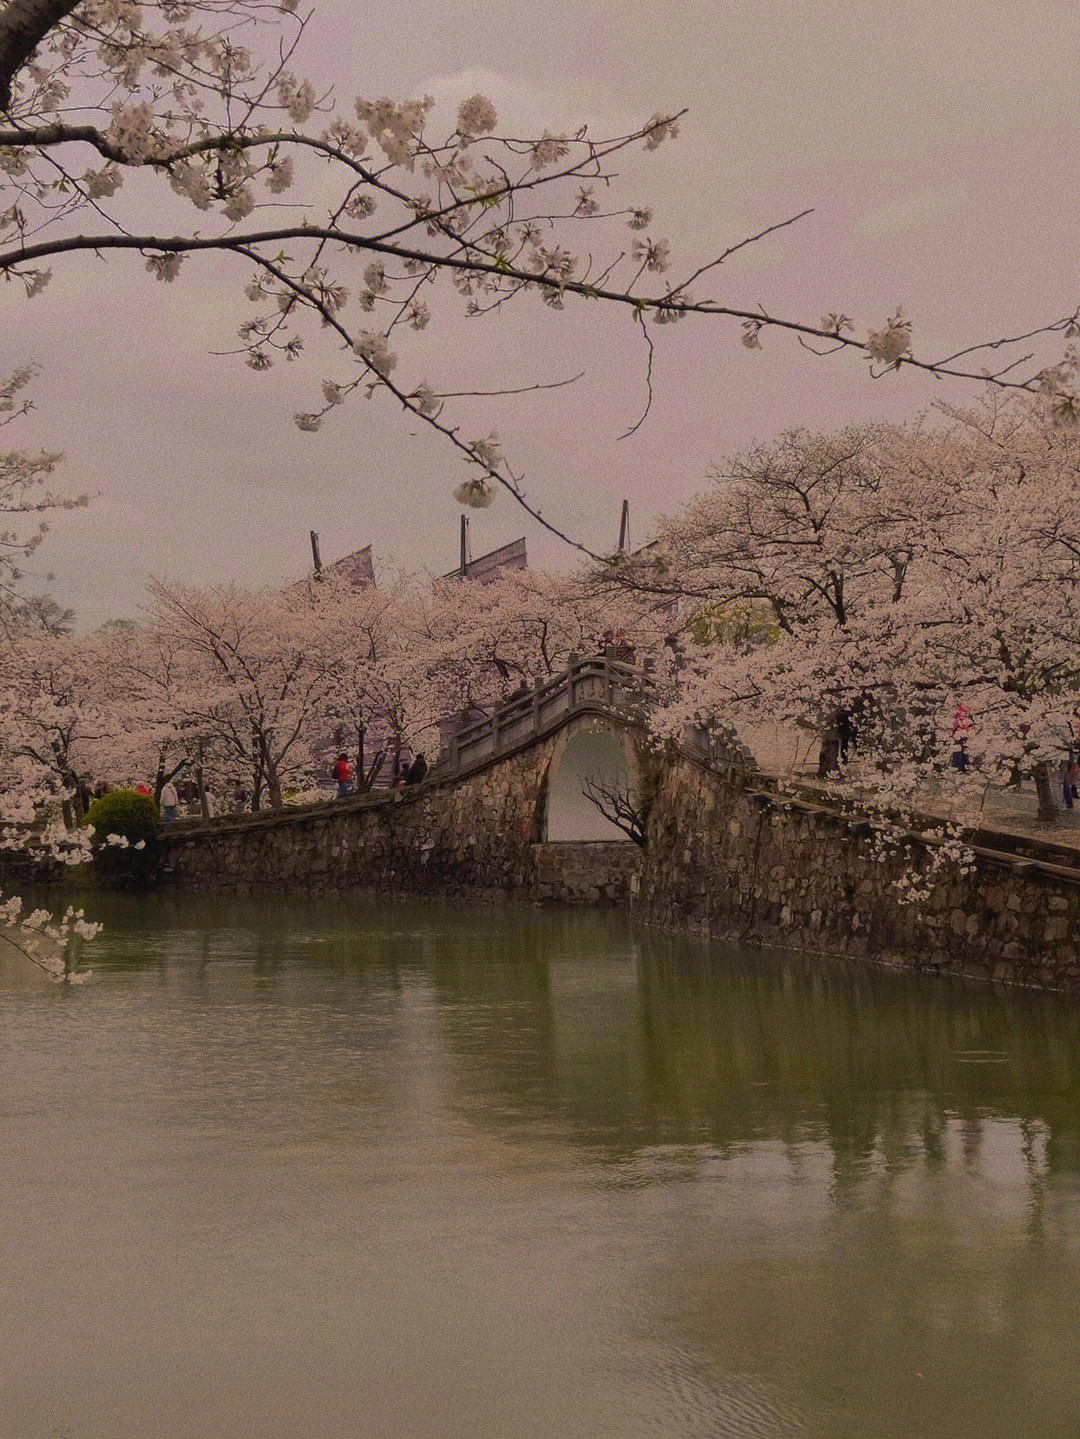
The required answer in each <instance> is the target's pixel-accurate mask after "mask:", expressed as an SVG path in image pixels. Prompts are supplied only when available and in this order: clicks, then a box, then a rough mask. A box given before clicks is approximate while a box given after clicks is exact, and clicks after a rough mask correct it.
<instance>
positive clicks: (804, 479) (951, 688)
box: [629, 396, 1080, 812]
mask: <svg viewBox="0 0 1080 1439" xmlns="http://www.w3.org/2000/svg"><path fill="white" fill-rule="evenodd" d="M1078 498H1080V441H1078V437H1077V436H1076V434H1075V433H1074V432H1073V431H1071V430H1070V429H1067V428H1065V429H1063V428H1061V427H1056V426H1054V425H1052V424H1050V423H1048V422H1047V420H1046V417H1045V414H1044V412H1043V411H1042V410H1041V409H1040V408H1039V407H1037V406H1036V405H1034V404H1032V403H1031V402H1029V401H1027V400H1023V399H1016V400H1012V401H1009V402H1003V401H1002V400H1000V399H995V398H994V397H993V396H991V397H989V398H988V399H987V400H985V401H984V403H983V404H982V405H980V406H979V407H977V408H976V409H974V410H970V411H967V412H960V411H950V412H947V413H946V414H945V415H944V416H943V423H942V424H940V425H939V426H937V427H931V426H928V425H923V426H907V427H889V428H886V427H880V426H876V427H875V426H870V427H862V428H859V429H857V430H849V431H845V432H842V433H840V434H838V435H832V436H818V435H809V434H806V433H803V432H797V433H793V434H788V435H785V436H783V437H781V438H780V439H779V440H778V441H776V442H775V443H774V444H773V445H770V446H765V447H762V448H760V449H757V450H755V451H753V452H751V453H750V454H748V455H744V456H740V457H737V458H736V459H735V460H733V461H732V462H731V463H729V464H727V465H724V466H721V467H718V469H717V470H716V472H715V474H714V475H713V485H712V487H711V489H710V490H709V492H708V493H706V494H705V495H702V496H700V497H698V499H697V500H695V501H694V502H693V503H692V504H691V505H690V506H689V507H688V508H687V510H686V511H685V512H684V513H683V514H681V515H678V516H675V517H673V518H671V519H670V520H668V521H667V522H665V524H664V526H663V527H662V536H661V540H660V542H659V543H658V545H657V546H656V547H655V548H654V549H653V550H651V551H650V552H648V553H646V554H644V555H642V556H640V557H638V559H637V560H636V561H635V562H634V563H633V565H631V566H630V567H629V569H630V571H636V578H637V580H638V582H640V583H642V584H644V585H645V586H646V587H651V588H655V589H664V588H668V589H672V590H676V591H678V592H680V593H681V594H684V595H687V596H690V597H691V598H692V599H693V600H694V602H695V603H698V604H701V605H704V606H706V607H711V608H712V609H713V610H714V611H716V610H719V611H721V612H722V611H723V610H724V608H725V607H731V606H736V605H739V604H748V603H749V604H753V605H755V606H758V607H760V608H759V611H758V612H759V614H760V615H761V616H762V622H761V624H760V625H759V627H758V628H757V629H756V631H754V630H753V629H751V631H749V632H748V633H746V634H745V635H744V636H743V637H742V638H741V639H740V640H739V641H737V642H731V641H727V640H722V641H721V642H719V643H716V644H709V645H698V646H690V647H688V651H687V653H688V657H689V659H688V663H687V665H686V668H685V669H684V671H683V673H682V675H681V676H680V687H679V690H678V692H677V693H675V694H673V695H671V697H670V701H671V702H670V704H669V705H668V707H667V709H666V711H665V714H664V716H663V720H662V723H663V724H664V725H666V727H667V728H669V729H674V728H676V727H677V726H678V725H680V724H682V723H685V722H687V721H688V720H700V719H702V718H705V717H708V716H722V717H724V718H725V719H727V720H728V721H733V722H738V721H740V720H741V721H743V722H744V723H750V722H753V721H754V720H755V719H760V718H762V717H763V716H765V715H769V716H772V717H780V718H783V719H785V720H787V721H788V722H790V723H809V724H812V725H813V726H815V727H816V728H818V730H819V731H823V730H825V729H826V728H827V726H828V724H829V722H830V721H832V722H835V720H836V718H837V715H838V713H842V714H843V715H845V716H846V718H847V721H848V725H849V734H850V736H851V738H852V739H853V740H854V739H857V741H858V743H857V746H856V752H855V753H853V754H852V755H851V756H850V757H849V765H848V771H849V774H854V773H856V771H857V770H859V769H860V767H861V770H862V773H863V777H864V778H865V779H867V780H870V781H872V783H873V785H874V786H875V788H877V789H878V790H881V791H887V792H889V793H891V794H893V795H896V794H899V793H900V792H901V791H902V790H904V789H905V788H906V789H907V790H908V792H910V791H911V789H912V787H915V786H917V785H919V784H921V783H922V782H923V781H925V779H926V777H927V776H928V775H929V774H931V773H937V774H938V775H939V776H940V774H941V773H942V771H943V770H944V771H946V773H948V771H949V769H950V761H951V759H952V756H953V753H954V742H953V736H952V735H951V733H950V725H949V720H950V717H951V716H952V714H953V713H954V707H955V705H956V704H957V703H962V704H963V705H964V706H966V707H967V708H968V709H969V710H970V711H971V713H972V715H973V716H974V720H975V723H974V728H973V730H972V733H971V734H970V736H969V737H968V739H967V743H966V746H965V748H966V750H967V756H966V758H970V760H971V762H972V770H973V771H977V772H978V774H980V775H981V776H982V777H983V778H984V779H985V777H994V778H999V779H1003V778H1005V777H1006V775H1007V774H1008V773H1010V772H1012V771H1016V770H1017V769H1019V770H1021V771H1027V772H1034V773H1035V775H1036V778H1037V779H1038V780H1039V783H1040V786H1041V787H1042V788H1043V790H1044V793H1045V787H1046V785H1047V783H1048V781H1047V770H1046V766H1047V765H1048V764H1049V763H1050V762H1051V760H1060V759H1061V758H1062V757H1063V756H1064V754H1065V753H1066V752H1067V748H1068V743H1069V738H1068V716H1069V714H1071V711H1072V709H1073V708H1074V706H1075V705H1076V703H1077V702H1078V697H1080V659H1078V655H1080V650H1078V649H1077V646H1076V636H1077V620H1078V619H1080V614H1078V600H1080V594H1078V585H1080V564H1078V561H1080V509H1078V504H1077V501H1078ZM949 777H952V778H955V779H956V780H957V783H958V784H960V782H961V781H962V779H963V772H961V774H960V775H956V776H949ZM1043 808H1044V812H1045V811H1046V805H1045V803H1044V806H1043Z"/></svg>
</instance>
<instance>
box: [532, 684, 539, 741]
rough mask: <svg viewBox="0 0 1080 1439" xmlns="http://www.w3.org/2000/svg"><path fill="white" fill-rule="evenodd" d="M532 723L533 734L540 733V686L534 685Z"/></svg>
mask: <svg viewBox="0 0 1080 1439" xmlns="http://www.w3.org/2000/svg"><path fill="white" fill-rule="evenodd" d="M532 724H533V734H539V733H540V686H539V685H537V684H534V685H533V692H532Z"/></svg>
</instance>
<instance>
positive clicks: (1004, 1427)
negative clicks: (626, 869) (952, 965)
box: [0, 895, 1080, 1439]
mask: <svg viewBox="0 0 1080 1439" xmlns="http://www.w3.org/2000/svg"><path fill="white" fill-rule="evenodd" d="M106 909H107V910H108V912H107V913H106V914H105V915H104V917H105V918H107V919H109V920H110V928H109V930H108V931H107V933H106V935H105V936H104V937H103V939H102V941H101V942H100V943H101V948H100V952H99V954H98V956H97V957H96V960H95V964H96V976H95V983H94V984H93V985H91V986H87V987H86V988H85V989H83V990H79V991H70V992H63V991H58V990H57V989H56V988H55V987H47V986H46V985H45V984H44V982H43V983H42V987H41V990H40V992H38V993H33V992H31V991H29V990H25V989H23V990H20V991H3V992H0V1094H2V1095H3V1106H2V1118H0V1143H3V1145H4V1154H5V1164H4V1166H3V1168H2V1171H0V1197H2V1198H3V1200H4V1203H5V1212H6V1213H8V1214H9V1215H16V1216H18V1242H17V1243H12V1244H8V1245H5V1246H0V1292H3V1294H4V1296H5V1304H4V1313H3V1315H2V1316H0V1331H2V1337H3V1350H2V1353H3V1359H2V1360H0V1365H2V1366H3V1368H2V1378H3V1381H4V1385H5V1387H4V1389H3V1394H4V1402H5V1404H6V1405H7V1407H8V1413H9V1414H11V1415H13V1416H15V1418H14V1420H13V1422H14V1423H15V1432H17V1433H21V1432H26V1433H48V1432H49V1431H50V1428H53V1429H56V1428H63V1427H68V1428H70V1429H71V1431H72V1433H73V1434H79V1435H86V1436H89V1439H99V1436H100V1439H104V1436H105V1435H106V1434H109V1435H114V1434H120V1433H135V1432H139V1430H140V1428H141V1429H145V1430H146V1431H147V1432H153V1433H155V1435H159V1436H163V1439H171V1436H174V1435H175V1436H179V1435H181V1434H184V1435H188V1434H192V1433H205V1434H208V1435H209V1434H218V1433H226V1432H227V1433H229V1434H230V1436H237V1439H256V1436H258V1439H267V1436H270V1439H277V1436H281V1439H284V1436H286V1435H292V1434H296V1433H302V1432H306V1433H312V1434H326V1435H334V1434H339V1433H341V1434H344V1433H363V1434H373V1435H382V1434H393V1435H398V1434H408V1435H409V1436H417V1439H428V1436H430V1439H435V1436H436V1435H438V1436H439V1439H466V1436H468V1439H494V1436H496V1435H498V1436H499V1439H503V1436H505V1435H506V1434H507V1433H510V1432H513V1433H515V1434H523V1435H527V1436H530V1439H533V1436H535V1439H540V1436H545V1439H546V1436H550V1435H559V1436H562V1435H566V1436H576V1435H579V1434H588V1435H590V1436H592V1435H598V1436H602V1439H615V1436H616V1435H618V1436H620V1439H626V1436H629V1439H646V1436H660V1439H676V1436H678V1439H682V1436H684V1435H688V1434H689V1435H715V1434H732V1435H740V1436H754V1435H758V1434H762V1435H766V1434H767V1435H789V1434H813V1435H820V1436H823V1439H824V1436H829V1439H832V1436H839V1439H856V1436H859V1439H862V1436H866V1435H874V1436H878V1435H884V1436H897V1439H924V1436H927V1435H934V1436H942V1439H960V1436H965V1439H966V1436H969V1435H973V1434H977V1435H980V1436H984V1435H985V1436H991V1439H1014V1436H1015V1439H1019V1436H1021V1435H1024V1436H1026V1435H1029V1434H1033V1433H1038V1434H1040V1435H1050V1436H1054V1439H1057V1436H1062V1439H1063V1436H1065V1435H1067V1434H1068V1435H1071V1434H1072V1433H1073V1432H1074V1430H1073V1428H1072V1427H1070V1426H1073V1425H1074V1424H1075V1414H1076V1412H1077V1409H1078V1406H1080V1366H1078V1365H1077V1363H1076V1357H1075V1335H1076V1333H1077V1332H1080V1062H1078V1061H1080V1009H1078V1008H1077V1006H1076V1005H1075V1004H1073V1003H1070V1002H1068V1001H1065V1000H1063V999H1061V998H1060V997H1057V996H1053V995H1046V994H1035V993H1022V992H1016V991H1013V992H1009V993H1000V992H996V991H994V990H991V989H989V988H987V987H968V986H965V985H963V984H960V983H948V982H944V981H932V980H927V979H920V978H918V977H915V976H911V975H900V974H890V973H883V972H874V971H867V970H860V969H858V968H851V969H849V968H846V967H844V966H843V965H840V964H836V965H828V964H823V962H822V961H821V960H815V961H813V962H812V963H811V962H803V961H800V960H798V959H794V958H786V957H784V956H780V955H766V954H754V953H752V952H750V951H745V950H744V951H740V950H736V949H732V948H725V947H720V946H709V945H705V944H703V943H700V942H695V941H689V940H675V939H671V938H662V937H656V936H651V935H649V936H644V937H643V936H641V935H638V934H635V933H634V932H633V931H632V930H631V929H630V928H628V927H627V926H626V925H625V923H624V922H623V921H621V920H620V919H619V918H618V917H616V916H612V915H601V914H598V913H591V912H588V911H577V912H573V913H570V914H567V913H561V912H537V911H533V910H529V909H525V908H522V909H517V908H514V907H513V906H507V907H505V908H501V909H488V910H473V909H470V908H467V907H450V906H446V905H440V904H436V903H431V904H421V903H416V902H412V903H407V902H395V901H393V900H386V899H382V900H379V901H377V902H368V903H363V902H343V901H342V902H334V901H329V900H327V901H322V902H320V903H318V904H315V903H308V904H305V903H302V902H297V901H290V902H288V903H284V902H282V903H277V902H272V901H261V902H254V901H239V900H220V899H219V900H215V901H214V902H213V903H212V904H211V903H208V902H199V901H195V900H191V899H184V898H182V897H179V896H170V895H164V896H161V897H159V898H157V899H155V900H154V901H153V902H152V903H150V904H143V903H140V902H137V901H134V900H115V901H110V902H109V904H108V906H106ZM349 1426H352V1427H351V1428H350V1427H349Z"/></svg>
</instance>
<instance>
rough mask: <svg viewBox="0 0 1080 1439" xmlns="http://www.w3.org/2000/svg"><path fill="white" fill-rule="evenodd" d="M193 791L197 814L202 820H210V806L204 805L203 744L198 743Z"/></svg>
mask: <svg viewBox="0 0 1080 1439" xmlns="http://www.w3.org/2000/svg"><path fill="white" fill-rule="evenodd" d="M195 789H196V791H197V793H198V796H199V813H200V814H201V815H202V817H203V819H209V818H210V806H209V805H208V804H207V803H206V777H205V775H204V774H203V742H202V740H200V741H199V748H198V753H197V758H196V760H195Z"/></svg>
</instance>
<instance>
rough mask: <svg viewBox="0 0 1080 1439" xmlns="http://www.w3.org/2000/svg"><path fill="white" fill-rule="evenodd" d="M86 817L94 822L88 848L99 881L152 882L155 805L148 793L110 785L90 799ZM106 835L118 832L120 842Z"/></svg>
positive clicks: (155, 850)
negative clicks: (99, 795)
mask: <svg viewBox="0 0 1080 1439" xmlns="http://www.w3.org/2000/svg"><path fill="white" fill-rule="evenodd" d="M86 821H87V823H88V824H92V825H93V826H94V837H93V839H92V840H91V842H90V849H91V852H92V854H93V856H94V869H95V871H96V872H97V876H98V878H99V879H100V880H101V881H102V883H104V884H107V885H116V886H120V887H123V888H134V887H141V886H143V885H147V884H150V883H152V881H153V880H154V879H155V878H156V876H157V869H158V859H159V854H158V837H157V828H158V807H157V805H156V804H155V803H154V801H153V800H152V799H151V797H150V796H149V795H148V794H139V793H138V792H137V791H136V790H133V789H113V790H110V791H109V793H108V794H105V795H102V796H101V798H100V799H96V800H94V802H93V804H92V805H91V806H90V808H89V810H88V811H87V815H86ZM110 836H119V837H120V842H119V843H118V842H117V840H116V839H113V840H112V842H111V843H110Z"/></svg>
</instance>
